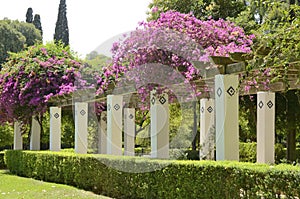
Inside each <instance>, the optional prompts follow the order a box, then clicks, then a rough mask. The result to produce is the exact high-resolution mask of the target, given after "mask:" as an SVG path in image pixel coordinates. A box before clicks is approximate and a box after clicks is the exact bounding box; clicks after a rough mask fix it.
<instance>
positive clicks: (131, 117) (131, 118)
mask: <svg viewBox="0 0 300 199" xmlns="http://www.w3.org/2000/svg"><path fill="white" fill-rule="evenodd" d="M134 137H135V109H134V108H125V109H124V155H127V156H134Z"/></svg>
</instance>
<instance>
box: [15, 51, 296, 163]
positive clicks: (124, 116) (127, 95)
mask: <svg viewBox="0 0 300 199" xmlns="http://www.w3.org/2000/svg"><path fill="white" fill-rule="evenodd" d="M212 59H213V61H214V63H215V67H213V68H207V69H202V71H201V74H203V78H202V79H200V80H197V81H194V83H195V84H196V85H197V89H199V90H201V91H203V92H204V91H206V90H207V88H209V89H208V90H210V91H209V92H204V93H203V95H201V96H200V97H199V98H198V99H199V100H200V127H201V130H200V145H201V146H202V148H201V150H200V158H213V150H212V149H211V147H213V145H212V144H211V142H210V141H209V140H210V136H211V132H212V130H213V129H215V130H213V131H214V132H215V145H216V159H217V160H239V138H238V137H239V132H238V131H239V130H238V107H239V102H238V100H239V96H243V95H252V94H257V161H258V162H262V163H274V153H275V152H274V151H275V150H274V145H275V92H280V91H285V90H288V89H292V90H294V89H299V88H300V84H299V72H300V62H294V63H290V65H289V67H288V68H287V69H279V70H277V71H278V72H279V73H283V74H284V75H283V76H282V77H280V78H279V79H277V81H276V82H270V83H269V84H268V85H267V87H266V86H265V85H262V84H258V85H256V86H255V87H252V88H251V89H250V90H249V91H247V92H246V91H245V90H244V87H245V86H246V84H245V83H240V82H245V81H246V80H247V79H249V80H252V79H253V78H256V79H257V80H258V81H259V82H262V81H265V80H266V78H272V76H270V77H262V76H260V75H258V70H259V69H253V70H250V71H246V69H245V65H246V64H245V61H246V60H245V59H244V56H241V54H240V53H233V54H231V57H212ZM197 64H198V65H199V64H202V63H200V62H194V65H195V66H196V65H197ZM241 79H243V81H241ZM176 86H178V87H180V86H183V85H176ZM95 101H106V102H107V111H104V112H102V114H101V118H100V121H99V126H100V128H99V138H100V141H99V143H98V145H99V147H98V148H99V153H103V154H113V155H122V154H123V153H122V131H123V122H124V133H125V134H124V155H134V135H135V132H134V130H135V122H134V121H135V108H136V107H138V95H137V93H136V92H135V89H134V88H132V87H131V86H128V87H126V86H125V87H122V88H110V89H109V90H108V91H106V92H105V93H104V94H103V95H101V96H97V97H95V96H94V91H93V90H89V89H88V90H82V91H77V92H75V93H73V94H72V95H68V96H66V95H65V96H59V97H53V98H52V99H51V103H52V105H51V107H50V150H53V151H59V150H60V147H61V146H60V137H61V130H60V128H61V107H69V106H74V107H75V151H76V152H77V153H87V144H88V143H87V126H88V103H90V102H95ZM124 101H128V102H130V103H129V104H126V107H122V105H123V102H124ZM149 103H150V105H151V108H150V113H151V157H153V158H169V111H168V104H169V102H168V96H167V95H166V94H164V95H162V96H159V97H158V96H155V95H154V94H153V93H151V97H150V102H149ZM162 121H164V122H162ZM39 136H40V132H39V128H38V127H37V122H36V121H35V119H33V125H32V136H31V137H32V140H31V144H30V148H31V150H39V148H40V147H39V142H40V140H39V139H40V138H39ZM206 138H208V141H207V140H206ZM21 148H22V139H21V134H20V130H19V126H18V123H17V122H16V123H15V139H14V149H21Z"/></svg>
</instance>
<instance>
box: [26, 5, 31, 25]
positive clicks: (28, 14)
mask: <svg viewBox="0 0 300 199" xmlns="http://www.w3.org/2000/svg"><path fill="white" fill-rule="evenodd" d="M32 13H33V10H32V8H28V9H27V12H26V22H27V23H32V20H33V15H32Z"/></svg>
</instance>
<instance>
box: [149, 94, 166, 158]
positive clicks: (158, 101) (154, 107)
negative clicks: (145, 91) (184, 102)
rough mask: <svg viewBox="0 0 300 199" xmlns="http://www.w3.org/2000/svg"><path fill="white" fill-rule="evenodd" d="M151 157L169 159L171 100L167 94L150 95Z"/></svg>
mask: <svg viewBox="0 0 300 199" xmlns="http://www.w3.org/2000/svg"><path fill="white" fill-rule="evenodd" d="M150 115H151V116H150V117H151V127H150V128H151V157H152V158H169V123H170V122H169V118H170V114H169V100H168V95H167V94H161V95H160V96H156V95H155V91H151V95H150Z"/></svg>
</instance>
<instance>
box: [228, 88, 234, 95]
mask: <svg viewBox="0 0 300 199" xmlns="http://www.w3.org/2000/svg"><path fill="white" fill-rule="evenodd" d="M227 93H228V94H229V95H230V96H233V95H234V93H235V90H234V88H232V86H230V87H229V89H228V90H227Z"/></svg>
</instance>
